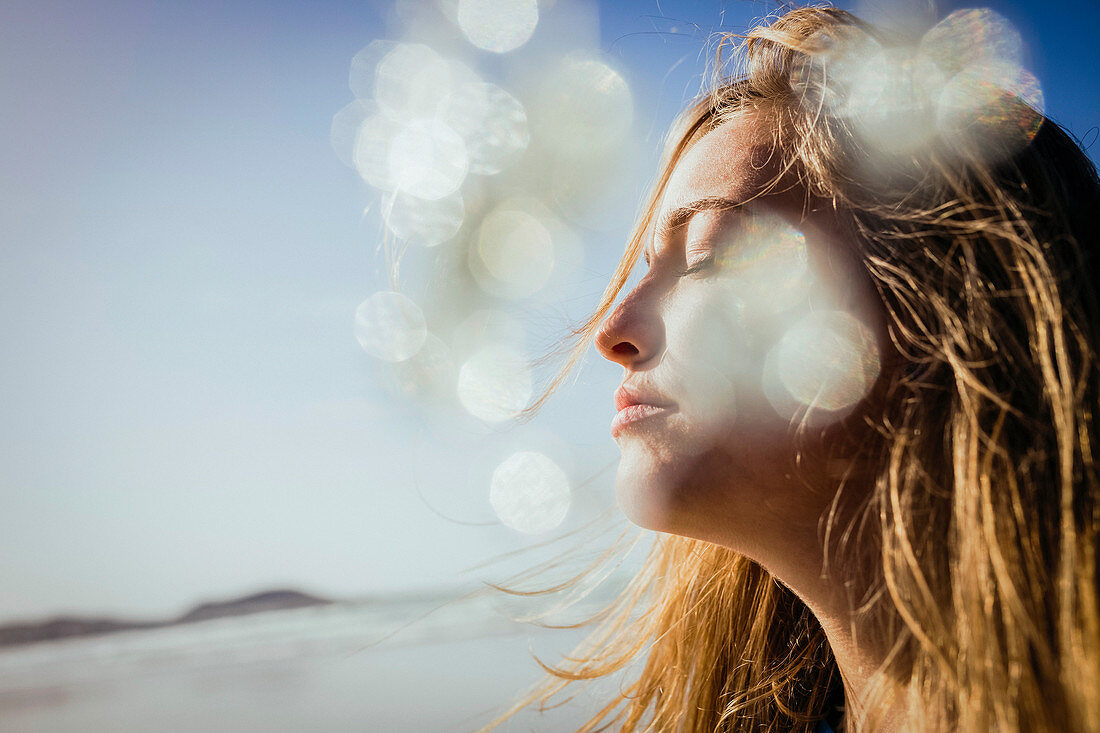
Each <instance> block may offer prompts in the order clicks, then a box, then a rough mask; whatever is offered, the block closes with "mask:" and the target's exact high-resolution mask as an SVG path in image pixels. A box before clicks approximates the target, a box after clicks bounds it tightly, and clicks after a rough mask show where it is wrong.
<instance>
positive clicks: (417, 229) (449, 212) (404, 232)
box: [382, 191, 466, 247]
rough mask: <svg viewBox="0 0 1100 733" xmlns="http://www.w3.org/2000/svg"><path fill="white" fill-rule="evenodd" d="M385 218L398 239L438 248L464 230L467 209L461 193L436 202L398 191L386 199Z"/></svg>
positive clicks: (383, 207)
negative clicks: (437, 246) (463, 221)
mask: <svg viewBox="0 0 1100 733" xmlns="http://www.w3.org/2000/svg"><path fill="white" fill-rule="evenodd" d="M382 217H383V218H384V219H385V220H386V226H387V227H389V230H390V231H391V232H393V234H394V236H396V237H398V238H400V239H404V240H407V241H409V242H412V243H414V244H419V245H422V246H424V247H435V246H436V245H439V244H442V243H443V242H446V241H448V240H449V239H451V238H452V237H454V235H455V234H457V233H458V230H459V229H461V228H462V220H463V219H464V218H465V217H466V206H465V204H464V203H463V201H462V195H461V194H460V193H459V192H457V191H455V192H454V193H452V194H449V195H447V196H443V197H442V198H439V199H436V200H435V201H425V200H424V199H420V198H416V197H415V196H411V195H409V194H406V193H404V192H402V191H397V192H394V193H393V194H392V195H390V196H388V197H386V198H384V199H383V201H382Z"/></svg>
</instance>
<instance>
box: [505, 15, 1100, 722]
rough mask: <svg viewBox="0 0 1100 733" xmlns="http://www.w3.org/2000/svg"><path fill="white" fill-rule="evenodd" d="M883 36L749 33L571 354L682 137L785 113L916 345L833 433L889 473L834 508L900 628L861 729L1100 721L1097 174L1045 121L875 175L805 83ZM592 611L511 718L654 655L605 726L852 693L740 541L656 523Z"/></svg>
mask: <svg viewBox="0 0 1100 733" xmlns="http://www.w3.org/2000/svg"><path fill="white" fill-rule="evenodd" d="M861 34H862V35H866V36H873V35H875V34H877V31H876V30H875V29H873V28H871V27H870V26H867V25H866V24H864V23H862V22H861V21H859V20H858V19H856V18H854V17H853V16H851V15H849V14H848V13H845V12H843V11H839V10H834V9H828V8H802V9H797V10H793V11H791V12H789V13H787V14H786V15H784V16H782V17H780V18H778V19H776V20H774V21H773V22H772V23H770V24H769V25H766V26H761V27H758V28H756V29H754V30H752V31H750V32H749V33H748V34H747V36H745V37H744V40H743V42H741V43H740V44H739V45H738V46H737V52H738V57H737V58H738V60H739V61H740V63H741V70H742V73H741V75H740V76H739V77H738V78H736V79H735V80H732V81H724V82H721V83H719V84H717V85H715V87H714V89H713V91H712V92H710V93H709V94H707V95H704V96H703V97H702V98H700V99H699V100H698V101H697V102H696V103H695V104H694V105H693V106H692V107H691V108H690V109H688V110H687V112H685V113H684V115H683V116H682V117H681V119H680V120H679V122H678V123H677V125H676V126H675V128H674V129H673V131H672V132H671V133H670V138H669V143H668V145H667V147H666V151H665V155H664V158H663V162H662V165H661V169H660V172H659V174H658V177H657V180H656V183H655V185H654V186H653V190H652V192H651V193H650V195H649V197H648V201H647V203H646V205H645V207H644V210H643V213H642V215H641V216H640V217H639V220H638V222H637V224H636V227H635V230H634V232H633V235H632V237H631V239H630V242H629V244H628V246H627V248H626V252H625V255H624V257H623V259H622V260H621V262H620V264H619V266H618V268H617V270H616V271H615V273H614V275H613V277H612V280H611V283H610V284H609V286H608V287H607V289H606V291H605V293H604V295H603V297H602V299H601V301H600V303H599V306H598V307H597V309H596V310H595V312H594V313H593V314H592V316H591V318H589V319H588V320H587V321H586V322H585V323H584V324H582V325H581V326H580V327H579V328H578V329H577V332H576V335H577V345H576V349H575V350H574V351H573V352H572V356H571V358H570V360H569V363H568V364H567V369H568V368H571V367H572V366H573V365H574V364H575V363H576V361H577V360H578V359H579V358H580V355H581V354H582V353H583V351H584V350H585V349H586V348H587V347H588V346H589V344H590V343H591V341H592V338H593V336H594V334H595V331H596V329H597V327H598V326H599V324H600V322H601V321H602V319H603V318H604V317H605V316H606V315H607V313H608V312H609V310H610V309H611V307H612V305H613V303H614V301H615V299H616V297H617V296H618V294H619V293H620V291H621V290H622V288H623V287H624V285H625V283H626V280H627V278H628V277H629V274H630V271H631V268H632V267H633V265H634V262H635V261H636V260H637V258H638V255H639V253H640V251H641V248H642V244H643V238H644V237H645V235H646V233H647V231H648V230H649V228H650V225H651V223H652V219H653V217H654V215H655V213H654V212H655V210H656V207H657V205H658V203H659V201H660V198H661V195H662V193H663V191H664V187H665V185H666V183H667V182H668V180H669V177H670V174H671V171H672V169H673V168H674V167H675V165H676V164H677V162H678V161H679V160H680V158H681V157H682V156H683V154H684V152H685V151H686V150H687V149H688V148H690V147H691V145H692V144H693V143H694V142H695V141H697V140H698V139H699V138H700V137H701V136H702V135H704V134H706V133H707V132H708V131H710V130H712V129H714V128H715V127H717V126H718V125H720V124H722V123H723V122H724V121H726V120H728V119H730V117H731V116H733V115H736V114H740V113H743V112H745V111H748V110H751V111H753V112H755V113H758V114H760V115H762V117H761V119H764V120H766V121H767V122H766V123H762V124H767V125H768V127H769V128H770V129H771V131H772V136H773V144H774V150H775V151H777V152H778V153H779V154H780V155H782V156H783V163H784V166H783V167H784V174H785V175H787V174H794V175H796V176H797V177H798V180H799V181H800V182H801V185H803V186H804V187H805V188H806V190H807V191H808V192H809V194H811V195H813V196H817V197H821V198H824V199H825V200H826V201H829V202H831V204H832V205H833V206H834V207H835V209H836V211H837V212H838V214H839V215H840V216H841V217H842V219H843V221H844V222H845V223H846V225H847V226H849V227H850V229H851V231H853V232H856V233H858V235H859V236H858V237H855V238H854V239H855V240H857V241H856V242H855V243H854V245H853V246H855V247H857V248H858V250H859V256H860V258H861V261H862V262H863V263H864V266H865V268H866V271H867V272H868V274H869V276H870V278H871V280H872V281H873V283H874V285H875V287H876V288H877V290H878V293H879V295H880V297H881V300H882V303H883V305H884V307H885V311H886V313H887V314H888V327H889V335H890V338H891V340H892V342H893V346H894V348H895V349H896V350H897V352H898V353H899V354H900V355H902V356H903V357H904V359H903V360H902V363H901V364H900V365H899V366H897V367H896V368H892V369H884V371H883V376H882V378H881V381H880V384H879V385H878V386H877V388H876V389H877V390H879V391H880V392H881V394H882V395H883V396H884V399H882V400H880V401H878V402H880V403H881V407H880V408H876V409H878V412H875V413H871V414H866V415H864V416H863V419H864V421H865V424H866V426H867V427H868V428H869V429H871V430H872V431H873V434H874V435H876V436H877V438H876V439H875V440H872V441H865V440H864V441H861V442H860V443H859V445H858V446H856V445H855V443H854V442H853V441H848V442H844V441H843V440H838V442H837V447H836V454H837V455H842V456H843V457H844V458H846V459H849V460H851V461H852V462H853V464H854V463H856V462H858V463H859V464H860V465H864V466H871V470H872V472H873V478H872V479H871V480H870V482H869V484H870V488H869V494H868V495H867V496H866V497H865V498H863V499H862V503H861V504H860V507H861V508H860V511H859V512H858V513H857V517H856V519H855V520H854V521H852V522H851V523H850V524H848V525H847V526H845V527H834V526H832V525H831V524H830V525H829V526H827V527H826V528H825V532H826V539H827V540H828V538H829V536H830V535H832V536H839V537H841V538H842V539H843V540H845V542H839V543H838V544H837V549H836V552H837V555H836V559H835V560H833V562H841V563H842V562H845V558H848V559H849V560H852V559H854V558H856V556H857V555H858V556H860V557H864V556H869V557H871V558H873V559H874V561H875V567H876V568H880V569H881V573H878V574H876V576H875V577H874V578H873V579H872V580H871V581H869V583H868V584H867V587H866V588H862V589H860V590H861V593H862V595H861V597H859V598H854V599H853V603H854V604H855V605H857V606H858V607H859V608H858V613H859V618H860V623H861V628H865V629H871V630H872V632H873V634H874V636H875V637H876V638H877V639H878V640H880V641H882V642H883V643H884V644H885V648H886V649H887V650H888V653H887V654H886V657H885V661H884V662H883V664H882V666H881V668H880V669H879V670H878V672H877V673H876V675H875V677H874V678H873V684H872V692H871V695H870V696H869V699H868V700H867V701H866V707H865V709H864V710H861V711H858V717H859V720H852V719H851V718H849V719H847V720H846V721H845V723H846V726H851V725H853V724H854V725H855V726H856V728H857V729H868V730H875V729H876V726H877V724H878V722H880V721H881V720H882V718H883V717H884V716H885V714H886V710H887V709H888V708H889V707H890V706H891V705H893V704H894V703H896V702H897V701H898V700H901V701H904V702H905V703H906V704H907V705H908V709H909V710H910V711H911V712H916V711H920V714H919V715H918V716H917V717H916V718H914V719H911V720H907V721H906V728H905V729H906V730H914V731H947V730H964V731H987V730H998V731H1018V730H1019V731H1023V730H1028V731H1068V730H1074V731H1100V610H1098V588H1100V577H1098V569H1097V545H1098V530H1100V488H1098V483H1097V474H1096V466H1095V460H1094V457H1093V452H1094V450H1095V449H1096V447H1097V439H1096V436H1095V434H1094V430H1095V429H1096V422H1095V420H1094V411H1095V410H1096V409H1097V408H1098V407H1100V372H1098V368H1097V363H1096V348H1097V344H1098V343H1100V338H1098V335H1100V334H1098V329H1100V308H1098V305H1097V293H1096V282H1097V281H1096V278H1095V273H1096V271H1097V269H1098V268H1097V267H1096V257H1097V252H1096V249H1097V247H1098V246H1100V241H1098V234H1097V232H1098V223H1097V218H1098V216H1100V193H1098V191H1100V185H1098V183H1097V178H1096V171H1095V169H1094V168H1093V166H1092V165H1091V163H1090V162H1089V161H1088V159H1087V158H1086V157H1085V156H1084V154H1083V153H1082V152H1081V151H1080V149H1079V148H1078V146H1077V145H1076V144H1075V143H1074V142H1073V141H1072V139H1071V138H1069V136H1068V135H1067V134H1066V133H1065V132H1064V131H1063V130H1062V129H1061V128H1059V127H1058V126H1057V125H1056V124H1054V123H1053V122H1051V121H1049V120H1045V119H1041V126H1040V127H1039V128H1038V131H1037V132H1036V133H1035V134H1034V139H1032V140H1030V143H1029V144H1027V145H1026V146H1023V147H1022V149H1012V150H1007V149H1006V152H1004V154H1003V155H1001V156H999V157H998V156H992V157H991V156H990V154H989V148H988V146H986V147H985V148H984V149H983V150H982V151H978V150H977V146H976V145H974V141H973V140H970V139H966V138H962V139H954V140H938V141H935V142H934V143H933V144H930V145H929V146H927V147H926V148H925V149H922V150H921V151H920V152H912V151H910V152H907V153H905V154H899V155H896V156H894V157H893V158H892V159H890V160H888V161H887V163H888V164H887V165H886V166H885V172H884V173H882V174H881V175H879V176H877V177H876V178H875V180H868V179H867V176H866V175H865V172H866V171H867V170H870V169H871V168H870V167H869V166H868V164H867V162H868V159H869V156H871V154H872V153H871V152H869V151H868V149H867V146H866V145H865V144H863V142H862V141H861V140H860V138H859V132H858V130H854V129H853V127H852V125H851V124H850V123H849V121H847V120H845V119H843V118H841V117H839V116H836V115H832V114H830V112H829V110H828V109H826V108H824V107H823V106H820V105H817V106H815V105H814V104H807V103H806V100H807V99H814V98H815V97H814V95H813V94H812V93H810V94H807V90H810V92H812V91H813V90H814V89H816V90H817V92H818V95H817V98H820V97H821V96H823V93H824V92H826V91H828V89H827V87H828V84H829V83H830V82H829V79H828V74H827V73H819V72H821V69H822V65H821V64H819V63H817V61H818V60H819V55H820V51H821V49H822V48H823V44H822V39H823V38H824V39H825V40H826V41H833V42H835V41H836V40H837V39H842V38H849V39H850V38H852V37H856V36H860V35H861ZM824 45H825V46H828V45H829V44H828V43H826V44H824ZM815 64H816V65H815ZM826 71H827V69H826ZM1015 103H1016V104H1020V105H1023V102H1021V101H1019V100H1015ZM878 163H879V165H878V170H882V169H883V165H882V161H878ZM876 404H877V403H876ZM842 488H843V486H842ZM827 544H828V543H827ZM594 622H596V623H598V627H597V628H596V630H595V631H594V632H593V634H592V635H591V636H590V638H589V639H588V640H587V641H586V642H585V643H584V644H583V645H582V646H581V647H580V648H578V649H577V650H576V651H575V652H574V653H573V654H572V655H570V656H569V657H567V658H566V659H565V660H564V661H563V662H561V663H560V664H558V665H555V666H549V667H548V671H549V673H550V674H549V676H548V678H547V679H546V681H545V682H544V683H543V684H542V685H541V686H540V687H539V688H538V689H537V690H535V691H534V692H532V693H531V694H530V695H529V696H528V697H527V698H525V699H524V700H523V701H522V702H521V703H520V704H519V705H517V707H516V708H515V709H513V711H511V712H510V713H509V714H508V715H511V714H512V713H514V712H515V710H517V709H519V708H521V707H523V706H524V705H528V704H532V703H540V704H545V703H548V702H549V701H551V700H552V699H555V698H556V696H558V695H559V693H562V691H563V690H564V689H565V688H566V687H568V686H570V685H571V684H573V683H574V682H579V681H584V680H592V679H596V678H600V677H603V676H606V675H610V674H612V673H614V672H617V671H620V670H623V669H624V668H626V667H628V665H630V664H631V662H632V661H634V660H636V659H640V658H641V657H642V656H643V655H644V658H645V661H644V666H642V668H641V671H640V672H639V673H638V674H636V675H635V676H633V677H632V678H631V679H629V680H627V681H626V682H625V683H623V685H624V689H623V691H622V695H621V697H618V698H615V699H612V700H609V701H608V704H607V706H606V707H605V708H604V709H603V710H602V711H600V712H599V714H597V715H596V716H595V717H594V718H593V719H592V720H591V721H589V723H588V724H587V725H585V726H584V727H583V728H582V730H585V731H588V730H595V729H598V728H610V727H613V726H617V727H618V728H619V729H621V730H626V731H635V730H639V729H644V730H656V731H674V730H684V731H749V730H752V731H792V730H809V729H811V726H812V724H813V723H814V722H815V721H817V720H820V719H821V718H822V717H823V715H824V713H825V712H826V711H827V710H828V709H829V708H830V706H832V705H834V704H836V703H837V702H838V701H839V700H842V698H843V685H842V682H841V679H840V675H839V672H838V668H837V665H836V662H835V660H834V658H833V655H832V652H831V650H830V648H829V644H828V642H827V640H826V637H825V634H824V632H823V630H822V628H821V626H820V625H819V624H818V622H817V619H816V618H815V617H814V615H813V614H812V613H811V612H810V611H809V610H808V608H807V607H806V606H805V605H804V604H803V603H802V602H801V601H800V600H799V599H798V598H797V597H796V596H795V595H794V593H793V592H792V591H791V590H790V589H788V588H787V587H786V586H784V585H782V584H781V583H780V582H778V581H777V579H776V578H774V577H773V576H772V575H770V574H769V573H768V572H767V571H765V570H764V569H763V568H761V567H760V566H759V565H758V564H756V563H755V562H753V561H751V560H750V559H748V558H746V557H745V556H743V555H740V554H738V553H737V552H734V551H732V550H730V549H727V548H724V547H720V546H716V545H711V544H708V543H706V542H702V541H699V540H694V539H689V538H683V537H675V536H668V535H662V536H659V537H658V539H657V541H656V543H655V544H654V547H653V550H652V553H651V555H650V556H649V558H648V559H647V561H646V563H645V566H644V567H643V569H642V570H641V572H640V573H639V574H638V575H637V576H636V577H635V578H634V580H633V581H632V582H631V583H630V584H629V586H628V587H627V588H626V590H625V591H623V593H622V594H621V595H620V596H619V597H618V599H617V600H616V601H615V603H614V604H613V605H612V606H611V607H610V608H608V609H607V610H606V611H605V612H604V613H602V614H600V615H598V616H597V617H596V618H595V619H594ZM851 712H852V711H851V710H849V713H851ZM505 717H507V715H506V716H505Z"/></svg>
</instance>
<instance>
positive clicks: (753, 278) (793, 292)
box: [717, 212, 811, 314]
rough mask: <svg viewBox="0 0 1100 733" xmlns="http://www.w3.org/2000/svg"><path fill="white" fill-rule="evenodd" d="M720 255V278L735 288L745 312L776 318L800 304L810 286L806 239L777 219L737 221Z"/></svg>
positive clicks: (763, 216) (749, 216)
mask: <svg viewBox="0 0 1100 733" xmlns="http://www.w3.org/2000/svg"><path fill="white" fill-rule="evenodd" d="M724 238H725V239H726V240H727V241H725V242H724V243H723V245H722V246H721V247H720V248H719V250H718V255H717V264H718V272H719V274H720V275H721V276H722V277H725V278H731V279H733V280H734V281H735V282H736V290H737V293H738V297H739V300H740V303H741V306H740V307H741V310H742V311H743V312H747V313H748V314H755V313H758V312H760V311H766V312H771V313H778V312H782V311H785V310H788V309H790V308H792V307H793V306H795V305H797V304H799V303H802V302H804V301H805V299H806V295H807V288H808V287H809V285H810V281H811V278H810V273H809V268H808V265H807V252H806V237H805V235H804V234H802V232H800V231H798V230H797V229H795V228H794V227H793V226H791V225H790V224H788V223H787V222H786V221H784V220H783V219H781V218H780V217H778V216H775V215H773V214H762V213H750V212H746V213H745V214H744V215H742V216H739V217H736V218H735V219H733V223H732V225H731V229H730V231H729V234H728V235H726V236H725V237H724Z"/></svg>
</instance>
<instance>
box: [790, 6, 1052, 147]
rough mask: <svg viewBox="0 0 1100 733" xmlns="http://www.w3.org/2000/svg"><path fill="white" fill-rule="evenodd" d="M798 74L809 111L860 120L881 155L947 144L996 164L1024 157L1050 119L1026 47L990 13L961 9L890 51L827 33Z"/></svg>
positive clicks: (812, 43)
mask: <svg viewBox="0 0 1100 733" xmlns="http://www.w3.org/2000/svg"><path fill="white" fill-rule="evenodd" d="M807 45H808V46H809V47H810V48H812V49H814V51H813V52H812V53H811V54H810V55H809V57H808V58H807V60H805V61H803V62H802V64H801V66H800V67H799V69H798V71H797V72H796V73H795V75H794V79H793V86H794V88H795V90H796V91H797V92H798V93H799V94H800V95H801V98H802V103H803V105H806V106H808V107H810V108H812V109H817V108H820V107H826V108H828V110H829V111H830V112H831V113H832V114H835V115H837V116H840V117H844V118H847V119H848V120H850V121H851V122H852V125H853V130H854V131H855V132H857V133H858V134H859V136H860V137H861V139H862V140H863V141H864V142H866V143H869V148H870V149H871V150H872V151H873V152H877V153H879V154H884V153H885V154H890V155H895V156H897V155H904V154H908V153H910V152H912V151H914V150H916V149H918V148H919V147H920V146H922V145H930V144H932V143H933V142H934V141H936V140H937V138H938V139H939V140H942V141H946V142H948V143H949V144H950V145H951V147H953V148H954V150H955V151H956V152H962V153H968V154H970V153H972V154H978V155H981V156H984V157H986V158H987V159H995V158H997V157H998V156H1003V155H1005V154H1012V153H1015V152H1016V151H1017V150H1019V149H1021V148H1022V147H1024V146H1026V145H1027V144H1028V143H1030V141H1031V140H1032V139H1033V138H1034V137H1035V134H1036V133H1037V132H1038V129H1039V126H1040V124H1041V123H1042V115H1043V94H1042V90H1041V88H1040V85H1039V82H1038V80H1037V79H1036V78H1035V76H1034V75H1033V74H1031V72H1029V71H1027V69H1025V68H1024V67H1023V65H1022V63H1023V41H1022V39H1021V37H1020V34H1019V32H1018V31H1017V30H1016V29H1015V28H1014V27H1013V26H1012V24H1011V23H1010V22H1009V21H1008V20H1006V19H1005V18H1003V17H1002V16H1000V15H998V14H997V13H995V12H993V11H992V10H989V9H984V8H983V9H968V10H959V11H956V12H954V13H951V14H950V15H948V16H947V17H946V18H944V19H943V20H942V21H940V22H939V23H937V24H936V25H935V26H934V27H932V28H931V29H930V30H929V31H928V32H927V33H925V34H924V36H923V37H922V38H921V39H920V41H919V43H917V44H910V45H899V46H890V47H884V46H882V45H880V44H879V43H878V42H877V41H875V40H873V39H870V38H868V37H866V36H864V35H863V34H858V33H856V34H847V35H835V34H831V33H822V34H819V35H818V36H815V37H812V38H811V39H810V40H809V41H808V43H807Z"/></svg>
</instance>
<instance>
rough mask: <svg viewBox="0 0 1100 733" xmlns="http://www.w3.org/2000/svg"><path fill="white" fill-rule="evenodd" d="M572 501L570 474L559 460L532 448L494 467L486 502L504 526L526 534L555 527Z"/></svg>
mask: <svg viewBox="0 0 1100 733" xmlns="http://www.w3.org/2000/svg"><path fill="white" fill-rule="evenodd" d="M571 501H572V497H571V492H570V487H569V478H568V477H567V476H566V475H565V472H564V471H563V470H561V468H560V467H559V466H558V464H556V463H554V461H552V460H551V459H550V458H548V457H547V456H545V455H543V454H542V453H538V452H535V451H520V452H518V453H515V454H513V455H511V456H509V457H508V458H507V459H505V460H504V461H503V462H502V463H501V464H500V465H499V466H497V468H496V470H495V471H493V479H492V482H491V484H490V488H489V503H490V504H492V506H493V511H494V512H496V515H497V516H498V517H499V518H500V521H501V522H503V523H504V524H505V525H506V526H508V527H511V528H512V529H514V530H516V531H518V532H523V533H525V534H542V533H544V532H549V531H550V530H552V529H555V528H557V527H558V526H559V525H560V524H561V523H562V520H564V519H565V515H566V514H567V513H568V512H569V505H570V503H571Z"/></svg>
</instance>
